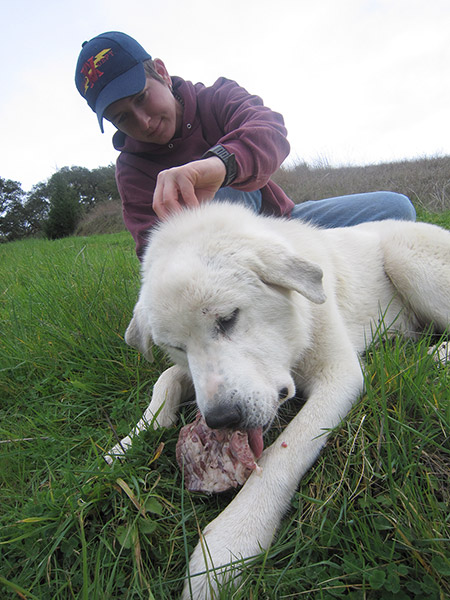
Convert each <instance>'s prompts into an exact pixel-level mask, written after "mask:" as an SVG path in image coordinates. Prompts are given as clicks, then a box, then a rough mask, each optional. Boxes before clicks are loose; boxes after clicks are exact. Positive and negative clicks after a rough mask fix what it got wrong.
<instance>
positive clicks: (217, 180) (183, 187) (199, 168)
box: [153, 156, 226, 219]
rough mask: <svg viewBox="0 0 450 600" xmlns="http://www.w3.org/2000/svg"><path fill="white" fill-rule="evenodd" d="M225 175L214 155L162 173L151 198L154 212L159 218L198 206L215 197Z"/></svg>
mask: <svg viewBox="0 0 450 600" xmlns="http://www.w3.org/2000/svg"><path fill="white" fill-rule="evenodd" d="M225 176H226V168H225V165H224V163H223V162H222V161H221V160H220V158H217V157H216V156H211V157H209V158H205V159H202V160H195V161H193V162H190V163H187V164H186V165H182V166H181V167H173V168H171V169H167V170H165V171H161V172H160V173H159V175H158V179H157V182H156V188H155V193H154V195H153V210H154V211H155V213H156V214H157V215H158V217H159V218H160V219H164V218H166V217H167V216H168V215H170V214H171V213H173V212H177V211H179V210H181V209H182V208H184V207H186V206H188V207H191V208H192V207H195V206H199V205H200V204H201V203H203V202H207V201H209V200H212V198H214V194H215V193H216V192H217V190H218V189H219V188H220V186H221V185H222V183H223V181H224V179H225Z"/></svg>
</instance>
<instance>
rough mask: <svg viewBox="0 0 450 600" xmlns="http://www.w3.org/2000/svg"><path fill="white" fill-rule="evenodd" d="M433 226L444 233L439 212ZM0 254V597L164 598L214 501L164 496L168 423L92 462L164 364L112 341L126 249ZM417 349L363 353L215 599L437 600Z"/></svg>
mask: <svg viewBox="0 0 450 600" xmlns="http://www.w3.org/2000/svg"><path fill="white" fill-rule="evenodd" d="M439 218H440V219H441V220H442V222H443V223H446V224H447V226H448V227H449V228H450V212H449V211H447V212H446V213H442V214H441V216H440V217H439ZM0 253H1V260H0V281H1V293H0V597H1V598H5V599H9V598H11V599H13V598H14V599H16V598H27V599H28V598H34V599H39V600H50V599H51V600H68V599H71V598H74V599H75V598H76V599H84V600H88V599H89V600H95V599H99V600H112V599H114V600H115V599H117V600H118V599H120V600H125V599H130V600H131V599H133V600H134V599H140V598H142V599H144V598H145V599H147V600H148V599H152V598H155V599H157V600H164V599H166V600H169V599H173V598H176V597H177V596H178V595H179V593H180V590H181V586H182V577H183V574H184V570H185V564H186V560H187V557H188V555H189V554H190V552H191V551H192V549H193V547H194V545H195V543H196V541H197V537H198V533H197V531H198V527H203V526H204V525H205V524H206V523H207V522H208V521H209V520H211V519H212V518H213V517H214V516H216V515H217V514H218V512H219V511H220V510H221V509H222V508H223V507H224V506H225V505H226V504H227V503H228V501H229V499H230V496H229V495H227V496H224V497H223V496H218V497H211V498H209V497H205V496H201V495H193V494H192V495H191V494H188V493H187V492H185V491H184V490H183V489H182V486H181V476H180V472H179V470H178V467H177V466H176V463H175V444H176V440H177V434H178V429H177V428H172V429H169V430H162V431H159V432H146V433H145V434H143V435H142V436H141V439H139V440H138V441H137V442H136V443H135V445H134V447H133V449H132V451H131V452H130V454H129V457H128V459H127V461H126V462H124V463H117V464H115V465H114V467H113V468H110V467H108V466H107V465H106V464H105V463H104V461H103V460H102V458H101V455H102V453H103V452H104V450H105V449H107V448H109V447H110V446H112V445H113V444H114V443H115V441H116V436H117V435H118V436H119V437H122V436H123V435H124V434H126V433H128V431H129V430H130V428H131V426H132V425H133V424H134V423H135V422H136V421H137V420H138V419H139V417H140V416H141V414H142V412H143V409H144V407H145V406H146V405H147V402H148V394H149V392H150V390H151V387H152V385H153V383H154V382H155V380H156V378H157V377H158V375H159V373H160V372H161V371H162V370H163V369H164V368H165V367H166V366H167V362H166V360H165V358H164V357H163V356H162V355H161V354H158V353H157V355H156V361H155V362H154V363H153V364H149V363H146V362H145V361H143V360H142V358H141V357H140V355H139V354H138V353H136V352H135V351H134V350H132V349H129V348H128V347H127V346H126V345H125V343H124V341H123V332H124V330H125V328H126V325H127V324H128V321H129V319H130V315H131V312H132V309H133V306H134V302H135V300H136V297H137V293H138V288H139V272H138V271H139V269H138V264H137V260H136V258H135V256H134V249H133V243H132V240H131V237H130V236H129V234H127V233H120V234H109V235H102V236H92V237H75V238H68V239H64V240H58V241H53V242H50V241H41V240H31V241H24V242H17V243H10V244H6V245H3V246H2V247H1V248H0ZM431 341H432V340H431V339H430V338H428V337H424V338H423V339H422V340H421V341H420V343H418V344H413V343H411V342H408V341H405V340H402V339H400V340H393V341H390V342H386V343H385V344H384V345H381V346H379V347H377V348H376V349H371V350H370V351H369V352H368V353H367V357H366V361H367V393H366V394H365V395H364V397H363V398H362V399H361V401H360V402H359V403H358V404H357V406H355V408H354V409H353V410H352V412H351V414H350V417H349V419H348V420H346V422H345V423H344V424H343V425H342V426H341V427H339V428H338V429H337V430H336V432H335V433H334V434H333V435H332V436H331V438H330V440H329V442H328V444H327V447H326V449H325V451H324V452H323V453H322V455H321V457H320V459H319V460H318V462H317V463H316V465H315V467H314V468H313V469H312V470H311V471H310V472H309V473H308V475H307V476H306V477H305V478H304V480H303V481H302V483H301V485H300V487H299V490H298V492H297V493H296V494H295V496H294V498H293V499H292V502H291V509H290V511H289V513H288V515H287V516H286V518H285V520H284V521H283V525H282V528H281V531H280V535H279V537H278V538H277V541H276V542H275V544H274V545H273V546H272V547H271V548H270V550H269V551H268V552H266V553H264V554H263V555H261V556H259V557H256V558H255V562H254V566H253V567H251V568H248V569H246V570H245V572H244V579H243V583H242V586H241V588H240V589H239V591H237V592H236V594H235V595H233V596H231V595H230V593H229V592H227V591H224V593H223V594H222V596H221V597H222V598H223V599H225V598H226V599H227V600H228V599H230V598H231V597H233V598H235V599H237V600H238V599H240V600H249V599H251V598H253V599H255V600H256V599H258V600H264V599H266V600H278V599H281V598H305V599H309V600H316V599H327V600H330V599H334V598H346V599H361V600H362V599H367V600H381V599H382V600H390V599H398V600H405V599H417V600H419V599H420V600H424V599H433V600H438V599H440V600H443V599H444V598H447V597H449V595H450V564H449V560H448V559H449V554H448V543H449V537H450V536H449V533H450V532H449V522H448V505H449V500H450V496H449V488H448V477H449V470H450V451H449V446H448V431H449V425H450V423H449V422H450V408H449V402H448V390H449V386H450V370H449V368H448V367H446V368H439V367H438V366H437V365H436V363H435V362H434V361H433V360H432V358H431V357H430V356H429V355H428V354H427V349H428V346H429V344H430V343H431ZM433 342H436V340H433ZM192 410H193V407H186V409H185V413H184V416H183V419H187V420H188V419H189V418H190V417H191V413H192ZM293 410H294V406H293V403H291V404H288V406H287V407H286V409H285V413H284V418H285V419H287V418H288V417H289V413H292V411H293ZM280 426H281V425H280Z"/></svg>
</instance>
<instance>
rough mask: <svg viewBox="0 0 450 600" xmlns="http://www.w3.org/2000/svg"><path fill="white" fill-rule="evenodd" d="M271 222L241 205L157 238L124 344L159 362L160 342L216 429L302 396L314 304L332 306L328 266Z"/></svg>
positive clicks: (184, 222) (213, 209)
mask: <svg viewBox="0 0 450 600" xmlns="http://www.w3.org/2000/svg"><path fill="white" fill-rule="evenodd" d="M230 213H231V214H230ZM230 217H231V218H230ZM270 222H271V220H270V219H265V218H261V217H256V216H254V215H253V214H251V213H249V212H248V211H247V210H245V209H242V208H240V207H236V206H228V205H225V206H223V205H216V204H215V205H209V206H208V207H205V208H203V209H201V210H199V211H187V212H185V213H182V214H181V215H177V216H175V217H173V218H172V219H170V220H169V221H168V222H167V224H165V225H163V227H162V228H161V229H160V230H159V231H157V232H156V233H155V234H154V235H153V236H152V239H151V242H150V245H149V247H148V250H147V253H146V257H145V260H144V265H143V283H142V288H141V293H140V297H139V301H138V303H137V304H136V307H135V310H134V315H133V319H132V321H131V323H130V325H129V327H128V329H127V332H126V336H125V339H126V342H127V343H128V344H129V345H131V346H133V347H135V348H137V349H138V350H140V351H141V352H142V353H143V354H144V356H146V358H148V359H151V345H152V341H153V342H154V343H155V344H157V345H158V346H161V347H162V348H163V349H165V350H166V351H167V352H168V353H169V355H170V356H171V358H172V359H173V360H174V361H175V362H176V363H178V364H180V365H182V366H184V367H186V368H187V369H189V371H190V373H191V376H192V379H193V383H194V386H195V391H196V399H197V404H198V406H199V408H200V410H201V412H202V413H203V415H204V416H205V418H206V419H207V421H208V417H209V424H210V425H211V426H213V427H214V424H216V425H215V426H216V427H217V426H230V425H233V426H236V427H243V428H254V427H264V426H266V425H268V423H270V422H271V420H272V419H273V417H274V415H275V414H276V411H277V409H278V406H279V404H280V401H282V400H285V399H286V398H288V397H291V396H292V395H293V394H294V392H295V388H294V382H293V378H292V375H291V370H292V369H293V368H295V364H296V361H298V359H299V357H300V356H301V354H302V352H303V351H304V350H305V348H307V347H308V345H309V343H310V337H311V327H312V326H311V319H310V317H309V315H310V311H311V307H312V306H313V304H320V303H323V302H324V301H325V294H324V290H323V287H322V271H321V269H320V268H319V267H318V266H317V265H315V264H313V263H311V262H309V261H306V260H304V259H302V258H301V257H299V256H297V255H296V254H295V252H294V251H293V250H292V249H291V248H290V247H289V245H288V244H287V243H286V242H285V241H284V240H283V239H282V238H281V237H279V236H278V235H277V234H275V233H274V232H273V231H271V227H270ZM231 421H233V422H231Z"/></svg>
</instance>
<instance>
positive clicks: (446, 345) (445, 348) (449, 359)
mask: <svg viewBox="0 0 450 600" xmlns="http://www.w3.org/2000/svg"><path fill="white" fill-rule="evenodd" d="M428 354H432V355H433V359H434V360H435V362H437V363H439V365H440V366H444V365H447V364H449V363H450V342H443V343H442V344H441V345H440V346H432V347H431V348H430V349H429V350H428Z"/></svg>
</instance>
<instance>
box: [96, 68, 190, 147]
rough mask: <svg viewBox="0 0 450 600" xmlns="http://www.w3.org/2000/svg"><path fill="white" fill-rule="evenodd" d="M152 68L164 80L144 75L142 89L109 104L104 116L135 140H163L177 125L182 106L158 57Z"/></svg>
mask: <svg viewBox="0 0 450 600" xmlns="http://www.w3.org/2000/svg"><path fill="white" fill-rule="evenodd" d="M155 70H156V71H157V73H158V74H159V75H160V76H161V77H162V78H163V80H164V83H163V82H162V81H158V80H157V79H153V78H151V77H147V80H146V83H145V87H144V89H143V90H142V91H140V92H139V93H137V94H134V95H133V96H128V97H127V98H122V99H121V100H117V102H113V103H112V104H110V105H109V106H108V108H107V109H106V111H105V117H106V119H108V121H111V123H113V125H115V126H116V127H117V129H120V131H123V133H125V134H126V135H128V136H130V137H131V138H133V139H135V140H137V141H138V142H149V143H152V144H167V143H168V142H169V141H170V140H171V139H172V138H173V137H174V136H175V133H176V132H177V130H179V129H180V128H181V123H182V116H183V109H182V107H181V105H180V103H179V102H178V101H177V100H176V99H175V98H174V96H173V94H172V91H171V89H170V87H169V86H171V79H170V77H169V75H168V73H167V71H166V68H165V66H164V63H163V62H162V61H160V60H159V59H156V61H155Z"/></svg>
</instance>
